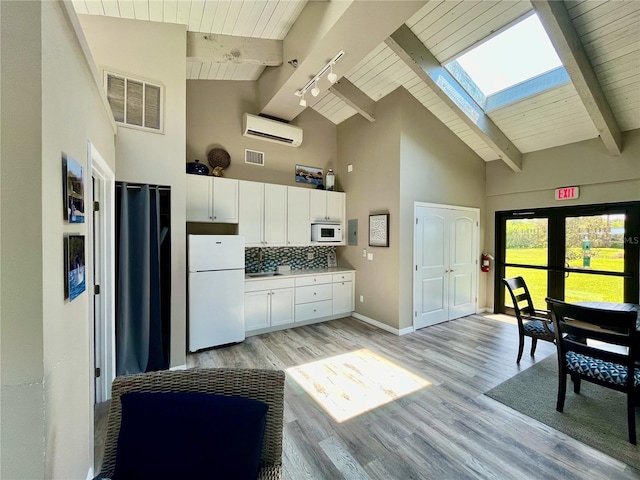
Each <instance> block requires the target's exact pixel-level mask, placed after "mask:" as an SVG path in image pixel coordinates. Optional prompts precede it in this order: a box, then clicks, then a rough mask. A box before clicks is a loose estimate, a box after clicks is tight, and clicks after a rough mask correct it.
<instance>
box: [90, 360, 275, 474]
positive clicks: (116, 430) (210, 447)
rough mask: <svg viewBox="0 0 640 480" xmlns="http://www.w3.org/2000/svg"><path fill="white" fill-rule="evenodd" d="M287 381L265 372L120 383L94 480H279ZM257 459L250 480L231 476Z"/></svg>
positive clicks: (193, 373)
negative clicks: (128, 479) (168, 479)
mask: <svg viewBox="0 0 640 480" xmlns="http://www.w3.org/2000/svg"><path fill="white" fill-rule="evenodd" d="M284 383H285V374H284V372H283V371H281V370H260V369H232V368H228V369H227V368H203V369H188V370H178V371H160V372H149V373H142V374H136V375H126V376H122V377H117V378H116V379H115V380H114V382H113V384H112V387H111V405H110V409H109V418H108V423H107V432H106V439H105V450H104V459H103V463H102V468H101V471H100V474H99V475H98V476H97V477H96V479H105V478H113V479H120V478H123V479H125V478H258V479H260V480H272V479H273V480H276V479H281V478H282V438H283V411H284ZM206 394H210V395H206ZM265 411H266V414H265ZM145 422H146V424H145ZM258 436H259V437H260V438H259V439H258V438H257V437H258ZM123 450H124V451H123ZM193 450H196V451H199V452H200V453H199V454H198V455H199V456H197V458H196V460H195V462H196V463H200V464H201V468H202V470H200V471H197V473H194V471H196V470H195V469H197V468H199V467H198V466H196V465H193V463H194V460H193ZM167 452H171V453H169V454H168V453H167ZM183 454H185V455H183ZM181 455H183V458H180V456H181ZM186 456H188V457H189V460H185V458H184V457H186ZM170 457H173V458H170ZM254 461H255V464H254V467H253V468H254V469H255V470H253V471H252V473H251V474H250V475H248V476H247V475H245V473H246V472H244V471H243V473H242V474H240V473H236V470H234V469H235V468H236V467H239V468H240V469H244V470H246V468H245V466H246V464H247V463H250V462H254ZM125 462H126V464H127V465H126V466H123V463H125ZM131 464H134V465H133V466H132V465H131ZM151 465H152V467H153V468H149V466H151ZM136 469H137V470H136ZM143 469H144V470H143ZM203 471H206V473H205V474H203ZM141 472H143V473H141ZM256 472H257V477H256Z"/></svg>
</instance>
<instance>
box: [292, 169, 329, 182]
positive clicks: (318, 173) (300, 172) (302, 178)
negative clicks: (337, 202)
mask: <svg viewBox="0 0 640 480" xmlns="http://www.w3.org/2000/svg"><path fill="white" fill-rule="evenodd" d="M296 182H300V183H310V184H312V185H323V184H324V170H322V169H321V168H316V167H306V166H304V165H296Z"/></svg>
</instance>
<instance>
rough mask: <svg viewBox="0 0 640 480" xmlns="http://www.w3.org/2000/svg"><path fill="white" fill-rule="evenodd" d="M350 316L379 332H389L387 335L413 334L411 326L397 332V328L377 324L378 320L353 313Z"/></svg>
mask: <svg viewBox="0 0 640 480" xmlns="http://www.w3.org/2000/svg"><path fill="white" fill-rule="evenodd" d="M351 316H352V317H353V318H357V319H358V320H361V321H363V322H364V323H368V324H369V325H373V326H374V327H377V328H379V329H381V330H384V331H386V332H389V333H393V334H394V335H398V336H402V335H406V334H408V333H413V332H414V329H413V326H411V327H407V328H403V329H402V330H399V329H397V328H393V327H390V326H389V325H387V324H386V323H382V322H379V321H378V320H374V319H373V318H369V317H367V316H365V315H362V314H360V313H356V312H353V313H352V314H351Z"/></svg>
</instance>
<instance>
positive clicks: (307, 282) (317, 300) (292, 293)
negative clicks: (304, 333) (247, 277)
mask: <svg viewBox="0 0 640 480" xmlns="http://www.w3.org/2000/svg"><path fill="white" fill-rule="evenodd" d="M354 277H355V273H354V272H340V273H320V274H317V275H301V276H293V275H292V276H290V277H285V278H282V277H280V278H273V277H270V278H268V279H261V280H253V281H247V282H245V296H244V312H245V330H246V331H247V332H251V331H256V333H264V332H265V331H269V329H270V328H271V327H280V328H282V326H283V325H290V326H295V324H296V323H299V322H307V323H309V322H310V321H313V320H318V319H319V320H318V321H322V320H323V319H326V320H330V319H332V318H339V317H337V315H346V314H350V313H351V312H353V310H354V300H353V298H354V282H355V278H354ZM258 330H260V331H258ZM274 330H276V329H275V328H274Z"/></svg>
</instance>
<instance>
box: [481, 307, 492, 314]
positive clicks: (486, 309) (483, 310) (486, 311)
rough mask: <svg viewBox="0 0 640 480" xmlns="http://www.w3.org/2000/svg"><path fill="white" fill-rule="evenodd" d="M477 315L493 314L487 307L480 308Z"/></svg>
mask: <svg viewBox="0 0 640 480" xmlns="http://www.w3.org/2000/svg"><path fill="white" fill-rule="evenodd" d="M477 313H493V309H492V308H489V307H482V308H479V309H478V312H477Z"/></svg>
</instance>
